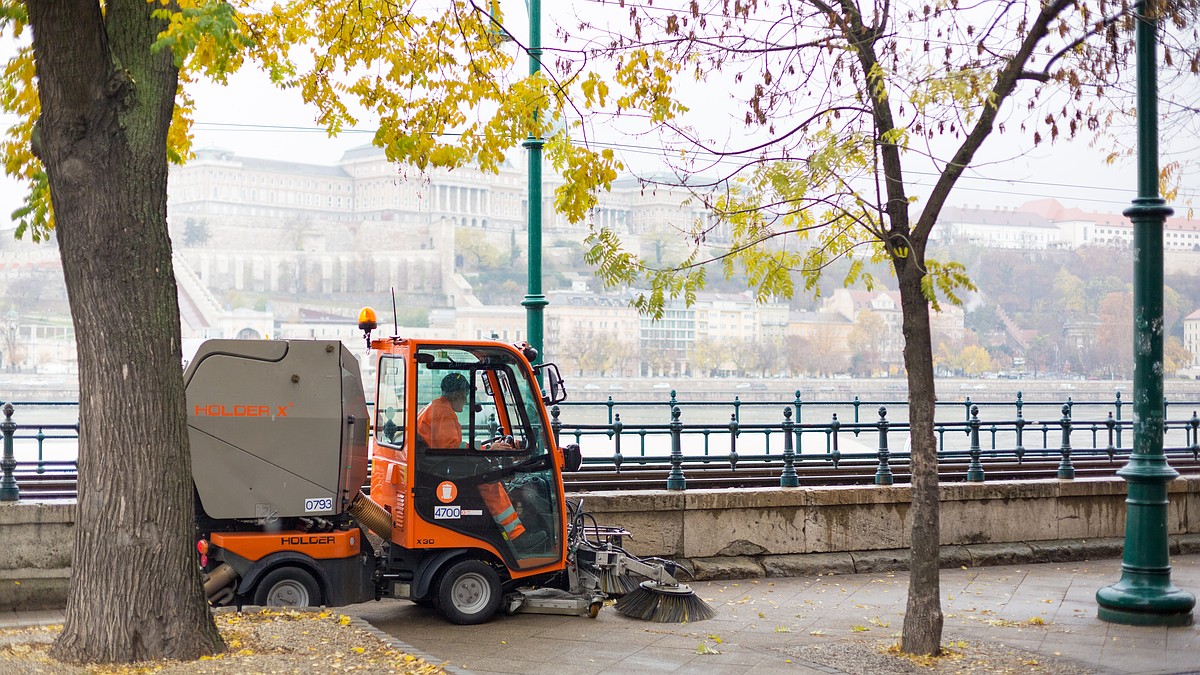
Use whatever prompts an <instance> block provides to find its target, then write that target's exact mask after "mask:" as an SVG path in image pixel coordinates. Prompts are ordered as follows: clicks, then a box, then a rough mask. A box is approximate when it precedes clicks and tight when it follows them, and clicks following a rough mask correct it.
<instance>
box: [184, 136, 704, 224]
mask: <svg viewBox="0 0 1200 675" xmlns="http://www.w3.org/2000/svg"><path fill="white" fill-rule="evenodd" d="M561 184H562V179H561V178H559V177H557V176H554V175H552V174H549V175H546V176H545V177H544V179H543V185H542V200H543V204H542V218H543V228H544V230H545V231H546V232H555V231H579V230H582V229H583V228H584V227H586V223H578V224H571V223H569V222H568V221H567V220H566V218H565V217H563V216H561V215H559V214H557V213H556V212H555V209H554V190H555V188H557V187H558V186H559V185H561ZM527 190H528V188H527V183H526V168H525V165H524V162H517V163H515V164H514V163H513V162H511V161H510V162H505V163H504V164H502V165H501V167H500V170H499V172H498V173H495V174H493V173H488V172H483V171H480V170H478V169H476V168H473V167H462V168H458V169H454V170H448V169H440V168H437V169H429V170H427V171H420V170H418V169H416V168H414V167H408V166H398V165H396V164H395V163H393V162H390V161H388V159H387V157H386V156H385V155H384V153H383V150H381V149H379V148H376V147H374V146H363V147H360V148H355V149H353V150H349V151H347V152H346V153H345V154H343V156H342V158H341V159H340V160H339V161H338V162H337V163H336V164H334V165H332V166H329V165H319V164H305V163H300V162H283V161H277V160H268V159H258V158H253V157H242V156H240V155H237V154H235V153H233V152H231V151H229V150H223V149H220V148H203V149H200V150H197V151H196V156H195V158H194V159H192V160H191V161H189V162H188V163H187V164H185V165H183V166H179V167H173V168H172V170H171V175H170V181H169V187H168V195H169V197H168V205H169V206H168V208H169V213H170V216H171V220H172V224H173V225H174V226H175V227H176V228H178V227H181V222H182V221H185V220H186V219H188V218H192V219H195V220H209V221H213V220H219V221H242V222H253V221H258V222H261V221H262V220H263V219H276V220H280V221H292V222H297V221H310V222H345V223H355V222H371V221H375V222H383V223H391V224H393V225H395V224H408V225H429V224H431V223H438V222H441V221H443V220H445V221H446V222H448V223H449V224H450V225H451V226H452V227H470V228H477V229H480V230H490V231H494V232H510V231H513V230H518V231H524V230H525V228H526V224H527V221H528V215H527V214H528V196H527V195H528V191H527ZM689 197H690V195H689V194H688V193H687V191H686V190H685V189H682V188H678V187H671V186H653V185H649V186H648V185H643V184H642V182H641V181H639V180H638V179H636V178H633V177H626V178H622V179H619V180H617V181H615V182H614V184H613V187H612V190H611V191H601V193H600V195H599V203H598V204H597V206H596V207H595V208H594V209H593V211H592V213H591V214H590V221H591V222H592V223H594V224H595V225H597V226H604V227H610V228H612V229H613V230H615V231H617V232H618V233H620V234H630V235H635V236H637V235H645V234H653V233H656V232H678V231H680V230H686V229H689V228H690V227H691V225H692V224H693V223H695V222H697V221H698V220H699V221H703V220H705V219H706V218H707V216H706V212H705V210H704V209H703V208H701V206H700V205H698V204H693V203H690V202H691V201H692V200H690V199H689ZM726 238H727V237H726V236H725V230H723V229H720V228H716V229H713V230H712V231H711V232H709V234H708V241H710V242H714V243H718V242H721V241H724V240H725V239H726Z"/></svg>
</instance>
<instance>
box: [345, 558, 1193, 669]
mask: <svg viewBox="0 0 1200 675" xmlns="http://www.w3.org/2000/svg"><path fill="white" fill-rule="evenodd" d="M1172 565H1173V570H1172V576H1171V578H1172V581H1173V582H1174V583H1175V584H1176V585H1177V586H1179V587H1181V588H1184V589H1186V590H1188V591H1191V592H1192V593H1200V555H1192V556H1180V557H1178V558H1175V559H1173V560H1172ZM1120 567H1121V561H1120V560H1101V561H1091V562H1080V563H1052V564H1038V565H1013V566H1002V567H979V568H967V569H948V570H943V571H942V581H941V589H942V600H943V604H942V607H943V610H944V611H945V612H946V623H945V630H944V633H943V644H951V643H954V642H956V641H964V642H966V643H967V646H965V647H963V651H964V652H965V653H967V654H968V655H969V654H970V653H971V651H972V649H973V647H972V646H971V645H972V644H979V643H988V644H989V645H991V646H992V647H997V646H998V645H1001V644H1002V645H1007V646H1008V647H1012V648H1016V649H1017V650H1023V651H1018V652H1017V653H1018V654H1022V655H1023V656H1022V657H1020V658H1018V659H1017V660H1016V661H1015V662H1016V663H1018V664H1023V665H1024V666H1025V668H1024V670H1023V671H1018V672H1035V673H1037V672H1041V673H1054V672H1075V673H1079V672H1095V673H1139V674H1140V673H1188V672H1200V627H1196V626H1189V627H1185V628H1170V629H1168V628H1154V627H1133V626H1121V625H1116V624H1109V623H1104V622H1102V621H1100V620H1099V619H1097V618H1096V602H1095V599H1094V596H1095V592H1096V590H1097V589H1099V588H1101V587H1102V586H1106V585H1108V584H1111V583H1113V582H1115V581H1117V580H1118V579H1119V578H1120ZM693 585H694V587H695V588H696V589H697V591H698V592H699V594H700V595H701V597H703V598H705V599H706V600H708V601H709V603H710V604H711V605H712V606H713V607H714V608H715V609H716V610H717V616H716V618H713V619H710V620H708V621H703V622H699V623H693V624H659V623H647V622H643V621H637V620H634V619H629V618H627V617H624V616H621V615H620V614H618V613H617V612H616V611H615V610H614V609H612V608H611V607H606V608H605V609H604V610H603V611H601V613H600V616H599V617H598V618H596V619H587V618H582V617H570V616H549V615H536V614H519V615H516V616H512V617H505V616H499V617H497V618H496V619H495V620H493V621H491V622H489V623H487V624H484V625H482V626H455V625H453V624H450V623H447V622H446V621H445V620H443V619H442V618H441V617H440V616H438V615H437V614H436V613H435V612H433V611H432V610H426V609H421V608H419V607H416V606H415V605H413V604H411V603H409V602H407V601H401V600H391V601H383V602H378V603H367V604H362V605H355V606H353V607H351V608H349V609H350V612H349V613H352V614H355V615H357V616H359V617H361V618H363V619H365V620H366V621H368V622H369V623H371V624H372V625H374V626H375V627H377V628H379V629H380V630H382V631H383V632H385V633H387V634H389V635H392V636H394V637H395V638H397V639H399V640H401V641H403V642H404V643H407V644H409V645H412V646H413V647H415V648H416V649H418V650H420V651H422V652H424V653H425V654H427V655H429V656H430V657H431V658H432V660H433V661H434V662H440V661H444V662H446V664H447V665H448V666H450V667H453V668H456V669H462V670H466V671H469V672H472V673H554V674H555V675H566V674H569V673H642V672H678V673H705V674H708V673H775V672H788V673H827V674H831V673H855V672H870V673H872V674H873V675H874V674H875V673H878V675H884V672H886V671H885V670H881V668H882V667H881V666H875V665H867V664H865V663H864V661H863V660H862V658H861V657H863V656H864V655H865V656H867V657H870V656H873V655H877V654H878V652H879V650H881V649H882V648H884V647H885V646H886V645H888V644H894V643H896V642H898V641H899V632H900V627H901V625H902V623H903V617H904V606H905V602H906V589H907V587H908V573H907V572H897V573H894V574H855V575H825V576H820V577H816V578H769V579H750V580H741V581H720V582H700V583H696V584H693ZM1197 617H1200V612H1198V613H1197ZM706 652H707V653H706ZM714 652H719V653H714ZM1025 652H1028V654H1025ZM884 662H885V663H889V661H887V660H886V659H885V660H884ZM1035 662H1036V664H1035ZM890 663H894V664H897V665H898V666H904V665H908V664H907V663H905V662H903V661H900V660H899V659H893V660H891V661H890ZM976 667H977V668H978V666H976ZM1056 667H1057V668H1058V670H1056ZM895 672H902V668H898V669H897V670H896V671H895ZM909 672H920V670H916V669H914V670H912V671H909ZM972 672H999V668H998V667H997V668H994V669H993V668H989V667H988V666H986V665H985V666H984V667H983V668H982V669H981V670H980V669H977V670H974V671H972ZM1010 672H1011V671H1010Z"/></svg>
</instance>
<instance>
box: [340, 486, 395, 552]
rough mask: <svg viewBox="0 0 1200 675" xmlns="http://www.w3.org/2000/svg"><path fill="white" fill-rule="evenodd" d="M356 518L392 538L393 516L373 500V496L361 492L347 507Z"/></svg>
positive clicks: (371, 529) (385, 537) (389, 538)
mask: <svg viewBox="0 0 1200 675" xmlns="http://www.w3.org/2000/svg"><path fill="white" fill-rule="evenodd" d="M347 511H349V512H350V515H352V516H354V519H355V520H357V521H358V522H360V523H362V524H363V525H366V526H367V529H368V530H370V531H372V532H374V533H375V534H377V535H379V536H381V537H383V538H384V539H385V540H387V541H391V539H392V516H391V514H389V513H388V512H387V510H386V509H384V508H383V507H382V506H380V505H378V504H376V503H375V502H373V501H371V498H370V497H368V496H366V495H365V494H363V493H362V492H359V493H358V494H357V495H356V496H355V497H354V501H352V502H350V508H349V509H347Z"/></svg>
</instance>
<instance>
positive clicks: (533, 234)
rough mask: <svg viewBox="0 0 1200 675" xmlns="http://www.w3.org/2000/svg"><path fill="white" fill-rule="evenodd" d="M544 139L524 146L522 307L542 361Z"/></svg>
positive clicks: (534, 39) (538, 18)
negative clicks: (526, 243) (525, 282)
mask: <svg viewBox="0 0 1200 675" xmlns="http://www.w3.org/2000/svg"><path fill="white" fill-rule="evenodd" d="M525 6H526V9H528V10H529V74H530V75H536V74H537V73H538V72H540V71H541V69H542V3H541V0H526V3H525ZM542 142H543V141H542V139H541V137H536V138H535V137H533V136H530V137H529V138H527V139H525V142H524V143H522V145H523V146H524V147H525V148H527V149H528V150H529V197H528V201H529V223H528V229H529V253H528V255H529V281H528V286H527V288H528V290H527V292H526V294H525V298H524V299H523V300H522V301H521V306H523V307H524V308H525V334H526V336H527V338H526V339H527V340H528V341H529V344H531V345H533V348H534V349H536V350H537V351H538V354H539V356H538V358H537V360H538V361H541V360H542V357H541V354H542V353H543V350H542V338H543V330H542V326H543V320H542V319H543V316H542V310H543V308H545V306H546V305H548V304H550V303H549V301H548V300H546V296H545V295H542Z"/></svg>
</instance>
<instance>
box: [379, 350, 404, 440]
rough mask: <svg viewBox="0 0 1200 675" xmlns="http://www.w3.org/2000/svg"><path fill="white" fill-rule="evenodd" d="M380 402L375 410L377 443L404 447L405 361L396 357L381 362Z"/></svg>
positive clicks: (385, 358)
mask: <svg viewBox="0 0 1200 675" xmlns="http://www.w3.org/2000/svg"><path fill="white" fill-rule="evenodd" d="M376 386H377V387H378V392H379V395H378V402H377V404H376V408H375V441H376V442H377V443H383V444H384V445H390V446H395V447H402V446H403V445H404V361H403V360H402V359H399V358H396V357H384V358H382V359H380V360H379V381H378V384H377V385H376Z"/></svg>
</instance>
